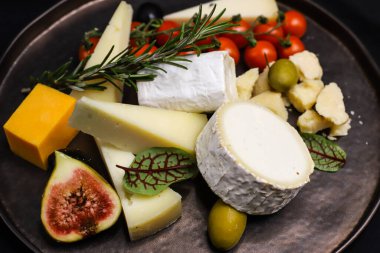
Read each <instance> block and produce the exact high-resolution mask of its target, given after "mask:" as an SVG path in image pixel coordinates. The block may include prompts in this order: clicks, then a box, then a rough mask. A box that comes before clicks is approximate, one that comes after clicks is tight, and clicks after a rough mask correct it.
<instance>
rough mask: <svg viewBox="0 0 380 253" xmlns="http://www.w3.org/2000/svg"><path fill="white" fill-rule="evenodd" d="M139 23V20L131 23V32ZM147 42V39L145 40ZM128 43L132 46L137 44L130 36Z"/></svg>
mask: <svg viewBox="0 0 380 253" xmlns="http://www.w3.org/2000/svg"><path fill="white" fill-rule="evenodd" d="M139 25H141V22H138V21H133V22H132V24H131V32H133V31H134V30H136V27H137V26H139ZM147 42H148V41H147ZM129 44H130V45H131V46H132V47H136V46H137V43H136V40H135V39H133V38H131V39H130V40H129Z"/></svg>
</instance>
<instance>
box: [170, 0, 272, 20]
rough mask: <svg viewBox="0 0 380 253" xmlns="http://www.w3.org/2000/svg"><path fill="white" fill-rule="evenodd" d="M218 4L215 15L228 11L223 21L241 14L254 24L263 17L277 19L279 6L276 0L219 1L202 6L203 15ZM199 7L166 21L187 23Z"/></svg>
mask: <svg viewBox="0 0 380 253" xmlns="http://www.w3.org/2000/svg"><path fill="white" fill-rule="evenodd" d="M215 4H216V9H215V14H214V15H217V14H219V13H220V12H221V11H222V10H223V9H226V12H225V13H224V15H223V17H222V19H221V20H222V21H225V20H229V19H231V18H232V16H235V15H237V14H240V15H241V16H242V17H243V18H244V19H245V20H247V21H248V22H250V23H253V22H254V21H255V19H256V18H257V17H258V16H260V15H262V16H264V17H266V18H268V19H270V20H274V19H276V17H277V13H278V6H277V3H276V1H275V0H219V1H211V2H207V3H204V4H202V13H203V14H208V13H210V12H211V10H212V8H213V7H214V5H215ZM198 11H199V5H197V6H194V7H190V8H187V9H184V10H181V11H177V12H174V13H171V14H169V15H166V16H164V19H165V20H172V21H176V22H180V23H182V22H187V21H188V20H189V19H191V18H192V17H193V16H194V14H195V13H198Z"/></svg>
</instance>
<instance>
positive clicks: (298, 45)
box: [278, 36, 305, 58]
mask: <svg viewBox="0 0 380 253" xmlns="http://www.w3.org/2000/svg"><path fill="white" fill-rule="evenodd" d="M289 41H290V44H291V45H290V47H283V46H280V47H279V48H278V53H279V55H280V57H281V58H289V56H291V55H293V54H296V53H299V52H302V51H304V50H305V45H304V44H303V43H302V41H301V40H300V39H299V38H298V37H296V36H289Z"/></svg>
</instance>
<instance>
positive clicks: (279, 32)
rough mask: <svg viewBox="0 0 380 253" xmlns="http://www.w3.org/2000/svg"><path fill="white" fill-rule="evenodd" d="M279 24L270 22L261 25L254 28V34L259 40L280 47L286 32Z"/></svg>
mask: <svg viewBox="0 0 380 253" xmlns="http://www.w3.org/2000/svg"><path fill="white" fill-rule="evenodd" d="M276 26H277V23H275V22H269V23H267V24H259V25H257V26H255V28H253V33H254V34H255V38H256V39H257V40H266V41H269V42H270V43H272V44H273V45H275V46H278V45H280V40H282V39H283V38H284V30H283V29H282V27H281V26H279V27H277V28H276Z"/></svg>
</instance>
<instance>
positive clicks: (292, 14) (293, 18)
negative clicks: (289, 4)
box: [283, 10, 307, 38]
mask: <svg viewBox="0 0 380 253" xmlns="http://www.w3.org/2000/svg"><path fill="white" fill-rule="evenodd" d="M283 28H284V31H285V33H286V34H290V35H294V36H297V37H298V38H301V37H302V36H303V35H304V34H305V32H306V29H307V23H306V18H305V16H304V15H303V14H302V13H299V12H298V11H294V10H292V11H287V12H285V19H284V22H283Z"/></svg>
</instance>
